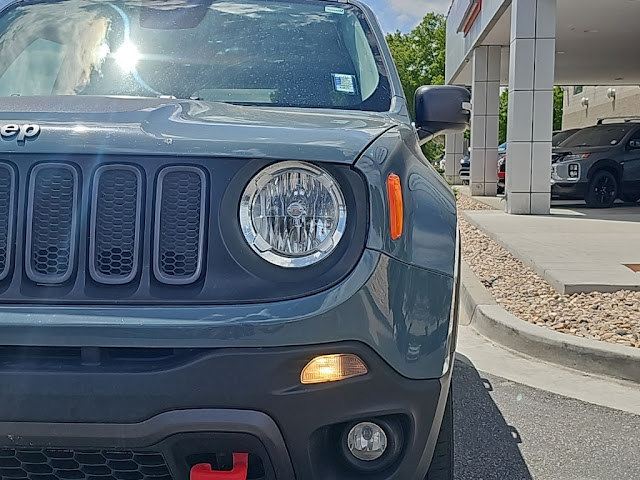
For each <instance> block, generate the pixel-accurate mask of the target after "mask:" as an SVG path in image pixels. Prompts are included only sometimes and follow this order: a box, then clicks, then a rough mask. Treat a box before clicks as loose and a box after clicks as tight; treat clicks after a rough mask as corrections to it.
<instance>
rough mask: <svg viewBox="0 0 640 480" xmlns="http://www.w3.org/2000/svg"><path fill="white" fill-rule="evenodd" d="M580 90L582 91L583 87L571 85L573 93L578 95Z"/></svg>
mask: <svg viewBox="0 0 640 480" xmlns="http://www.w3.org/2000/svg"><path fill="white" fill-rule="evenodd" d="M582 92H584V87H573V94H574V95H580V94H581V93H582Z"/></svg>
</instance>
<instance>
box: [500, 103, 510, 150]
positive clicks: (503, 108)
mask: <svg viewBox="0 0 640 480" xmlns="http://www.w3.org/2000/svg"><path fill="white" fill-rule="evenodd" d="M508 109H509V92H508V91H507V90H505V91H504V92H502V95H500V112H499V115H500V116H499V121H498V145H502V144H503V143H504V142H506V141H507V111H508Z"/></svg>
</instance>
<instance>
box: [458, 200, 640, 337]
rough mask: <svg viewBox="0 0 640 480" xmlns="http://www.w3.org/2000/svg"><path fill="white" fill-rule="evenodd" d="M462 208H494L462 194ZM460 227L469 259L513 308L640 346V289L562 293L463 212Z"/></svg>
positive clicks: (531, 317) (538, 321) (546, 322)
mask: <svg viewBox="0 0 640 480" xmlns="http://www.w3.org/2000/svg"><path fill="white" fill-rule="evenodd" d="M458 209H459V210H490V209H491V207H488V206H487V205H485V204H483V203H479V202H476V201H475V200H473V199H471V198H469V197H466V196H464V195H458ZM460 232H461V236H462V242H463V243H462V250H463V256H464V259H465V261H466V262H467V263H468V264H469V266H470V267H471V269H472V270H473V271H474V272H475V274H476V275H477V276H478V278H479V279H480V281H481V282H482V283H483V284H484V286H485V287H487V288H488V289H489V291H490V292H491V293H492V295H493V297H494V298H495V299H496V301H497V302H498V303H499V304H500V305H501V306H502V307H503V308H504V309H505V310H507V311H508V312H510V313H512V314H513V315H515V316H516V317H518V318H520V319H522V320H525V321H527V322H530V323H533V324H535V325H542V326H545V327H548V328H550V329H552V330H555V331H557V332H561V333H567V334H573V335H576V336H578V337H584V338H592V339H595V340H603V341H606V342H611V343H617V344H619V345H627V346H630V347H636V348H640V292H629V291H620V292H616V293H597V292H596V293H588V294H585V293H580V294H574V295H561V294H559V293H558V292H556V291H555V290H554V289H553V287H551V286H550V285H549V284H548V283H547V282H546V281H545V280H544V279H542V278H540V277H539V276H538V275H537V274H536V273H535V272H534V271H533V270H531V269H530V268H529V267H527V266H526V265H524V264H523V263H522V262H520V261H519V260H518V259H517V258H516V257H514V256H513V255H511V254H510V253H509V252H508V251H507V250H505V249H504V248H502V247H501V246H500V245H498V244H497V243H496V242H494V241H493V240H492V239H491V238H489V237H488V236H487V235H485V234H484V233H483V232H482V231H481V230H478V229H477V228H475V227H474V226H472V225H470V224H469V223H468V222H466V221H465V220H464V219H463V218H461V217H460Z"/></svg>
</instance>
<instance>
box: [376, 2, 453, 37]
mask: <svg viewBox="0 0 640 480" xmlns="http://www.w3.org/2000/svg"><path fill="white" fill-rule="evenodd" d="M375 3H378V4H382V5H380V6H381V7H382V9H383V10H386V12H384V13H388V14H390V15H391V16H392V18H384V19H383V22H382V23H383V25H384V27H385V29H386V30H396V29H399V30H403V31H408V30H411V29H412V28H413V27H415V26H416V25H417V24H418V23H420V21H421V20H422V18H423V17H424V16H425V15H426V14H427V13H430V12H435V13H443V14H446V13H447V11H448V10H449V6H450V5H451V0H382V1H378V2H372V4H374V5H375ZM381 13H382V12H381Z"/></svg>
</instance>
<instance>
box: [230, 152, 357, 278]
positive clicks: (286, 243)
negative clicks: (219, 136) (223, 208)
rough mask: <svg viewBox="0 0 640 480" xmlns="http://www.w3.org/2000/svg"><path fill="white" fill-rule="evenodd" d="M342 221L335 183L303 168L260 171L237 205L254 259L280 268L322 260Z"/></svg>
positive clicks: (326, 175)
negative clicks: (261, 259)
mask: <svg viewBox="0 0 640 480" xmlns="http://www.w3.org/2000/svg"><path fill="white" fill-rule="evenodd" d="M346 220H347V208H346V205H345V201H344V196H343V195H342V192H341V191H340V187H339V186H338V183H337V182H336V181H335V180H334V179H333V177H332V176H331V175H329V173H327V172H326V171H325V170H323V169H321V168H319V167H316V166H315V165H310V164H308V163H302V162H281V163H276V164H274V165H271V166H269V167H267V168H265V169H264V170H262V171H260V172H259V173H258V174H257V175H256V176H255V177H254V178H253V179H252V180H251V182H249V185H247V188H245V191H244V193H243V195H242V200H241V202H240V226H241V228H242V233H243V234H244V237H245V239H246V240H247V242H248V243H249V245H250V246H251V248H252V249H253V250H254V251H255V252H256V253H257V254H258V255H259V256H260V257H262V258H263V259H265V260H267V261H268V262H270V263H272V264H274V265H279V266H281V267H290V268H299V267H306V266H309V265H312V264H314V263H317V262H319V261H320V260H322V259H324V258H326V257H327V256H328V255H329V254H330V253H331V252H332V251H333V250H334V249H335V248H336V246H337V245H338V242H339V241H340V238H342V235H343V234H344V230H345V225H346Z"/></svg>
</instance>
